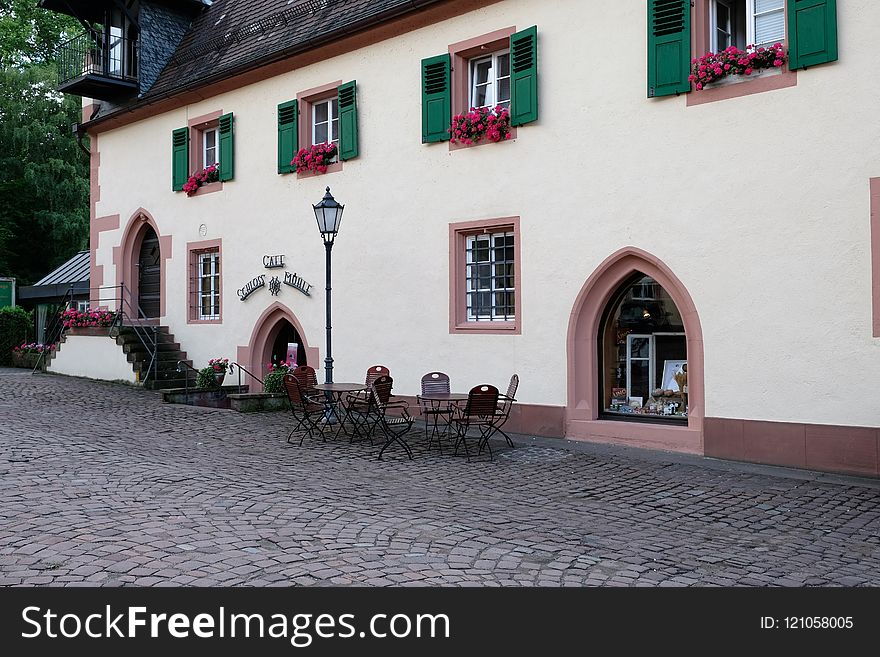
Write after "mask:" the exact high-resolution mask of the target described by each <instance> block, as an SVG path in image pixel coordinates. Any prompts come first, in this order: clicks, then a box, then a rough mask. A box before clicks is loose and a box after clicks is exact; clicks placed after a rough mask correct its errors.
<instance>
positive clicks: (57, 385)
mask: <svg viewBox="0 0 880 657" xmlns="http://www.w3.org/2000/svg"><path fill="white" fill-rule="evenodd" d="M0 417H2V422H0V585H77V584H85V585H108V586H118V585H132V584H133V585H138V586H156V585H196V586H207V585H252V586H259V585H351V584H356V585H365V584H366V585H379V586H385V585H492V586H497V585H501V586H522V585H526V586H533V585H542V586H544V585H546V586H560V585H563V586H566V585H574V586H585V585H586V586H598V585H612V586H657V585H660V586H670V585H673V586H689V585H697V586H705V585H742V586H762V585H786V586H804V585H808V586H812V585H834V586H854V585H871V586H876V585H880V510H878V500H880V482H878V481H876V480H869V479H857V478H851V477H835V476H832V475H819V474H817V473H809V472H796V471H786V470H781V469H771V468H765V467H760V466H750V465H745V464H735V463H726V462H718V461H711V460H705V459H699V458H695V457H685V456H677V455H669V454H660V453H656V452H640V451H637V450H626V449H621V448H609V447H604V446H594V445H573V444H570V443H567V442H566V441H552V440H530V439H528V438H526V437H519V438H518V440H517V443H518V444H517V446H516V448H514V449H507V448H504V449H502V444H503V443H502V442H500V441H499V442H497V443H495V444H496V446H497V451H496V456H495V459H494V461H492V462H489V461H488V460H485V459H482V458H481V459H479V460H473V461H471V462H470V463H468V462H466V461H465V459H464V458H461V457H457V458H453V457H451V456H448V455H444V456H440V455H438V454H437V452H436V451H432V452H427V451H426V450H425V440H424V436H423V434H422V433H421V432H420V431H418V430H414V431H413V433H412V434H410V438H409V442H410V444H411V445H412V446H413V448H414V451H415V459H414V460H413V461H409V460H406V459H405V458H404V456H403V452H402V450H400V449H399V448H398V449H395V448H390V449H389V451H388V452H386V456H385V458H384V459H383V460H382V461H378V460H376V458H375V457H376V454H377V452H378V446H376V447H371V446H370V445H369V444H367V443H354V444H350V443H349V442H348V441H347V440H344V441H343V440H340V441H338V442H330V441H328V442H326V443H321V442H320V441H308V440H307V441H306V442H305V443H304V444H303V446H302V447H299V446H297V445H296V444H293V445H289V444H287V443H286V441H285V438H286V436H287V432H288V430H289V428H290V426H291V425H290V419H289V415H288V414H287V413H263V414H253V415H246V414H238V413H235V412H233V411H227V410H212V409H203V408H195V407H187V406H179V405H169V404H163V403H162V402H161V401H160V397H159V395H158V394H156V393H150V392H145V391H143V390H140V389H136V388H131V387H126V386H123V385H117V384H109V383H100V382H91V381H85V380H79V379H73V378H65V377H61V376H51V375H31V374H30V373H29V372H28V371H26V370H12V369H3V370H0Z"/></svg>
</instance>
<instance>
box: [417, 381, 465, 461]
mask: <svg viewBox="0 0 880 657" xmlns="http://www.w3.org/2000/svg"><path fill="white" fill-rule="evenodd" d="M467 398H468V396H467V394H465V393H461V392H432V393H429V394H426V395H419V396H418V399H419V401H420V402H421V401H426V402H430V404H431V406H432V407H433V408H434V410H439V408H440V405H441V404H446V411H447V412H451V410H452V406H453V405H455V403H456V402H460V401H466V400H467ZM432 415H433V416H434V421H433V422H428V423H427V424H426V426H427V427H430V428H431V434H430V435H429V436H428V449H431V443H432V442H434V438H436V439H437V447H439V449H440V453H441V454H442V453H443V446H442V445H441V444H440V437H441V436H444V437H445V436H446V434H447V432H448V430H449V422H446V423H445V426H444V427H443V428H442V429H441V428H440V425H439V417H440V415H441V414H440V413H432Z"/></svg>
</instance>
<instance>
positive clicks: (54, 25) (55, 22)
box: [0, 0, 82, 68]
mask: <svg viewBox="0 0 880 657" xmlns="http://www.w3.org/2000/svg"><path fill="white" fill-rule="evenodd" d="M81 31H82V28H81V27H80V24H79V23H78V22H77V21H76V20H75V19H73V18H71V17H70V16H64V15H63V14H56V13H55V12H51V11H46V10H45V9H40V8H39V7H38V6H37V0H0V68H7V67H9V66H13V67H16V68H24V67H27V66H30V65H32V64H46V63H48V62H53V61H55V48H56V47H57V45H58V44H59V43H61V42H62V41H64V40H65V39H68V38H70V37H72V36H75V35H76V34H78V33H79V32H81Z"/></svg>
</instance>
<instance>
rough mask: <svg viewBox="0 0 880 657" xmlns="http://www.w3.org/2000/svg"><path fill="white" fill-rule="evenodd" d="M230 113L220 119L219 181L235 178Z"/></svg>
mask: <svg viewBox="0 0 880 657" xmlns="http://www.w3.org/2000/svg"><path fill="white" fill-rule="evenodd" d="M232 126H233V120H232V112H230V113H229V114H224V115H223V116H221V117H220V126H219V129H218V130H217V131H218V132H219V133H220V180H221V181H223V180H232V179H233V178H234V177H235V141H234V137H233V132H234V131H233V129H232Z"/></svg>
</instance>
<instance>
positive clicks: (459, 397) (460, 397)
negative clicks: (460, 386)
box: [419, 392, 468, 401]
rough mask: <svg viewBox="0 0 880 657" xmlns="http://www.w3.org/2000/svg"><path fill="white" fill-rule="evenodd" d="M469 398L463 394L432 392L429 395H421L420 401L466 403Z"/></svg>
mask: <svg viewBox="0 0 880 657" xmlns="http://www.w3.org/2000/svg"><path fill="white" fill-rule="evenodd" d="M467 398H468V396H467V394H466V393H463V392H431V393H429V394H427V395H419V399H426V400H428V401H464V400H465V399H467Z"/></svg>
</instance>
